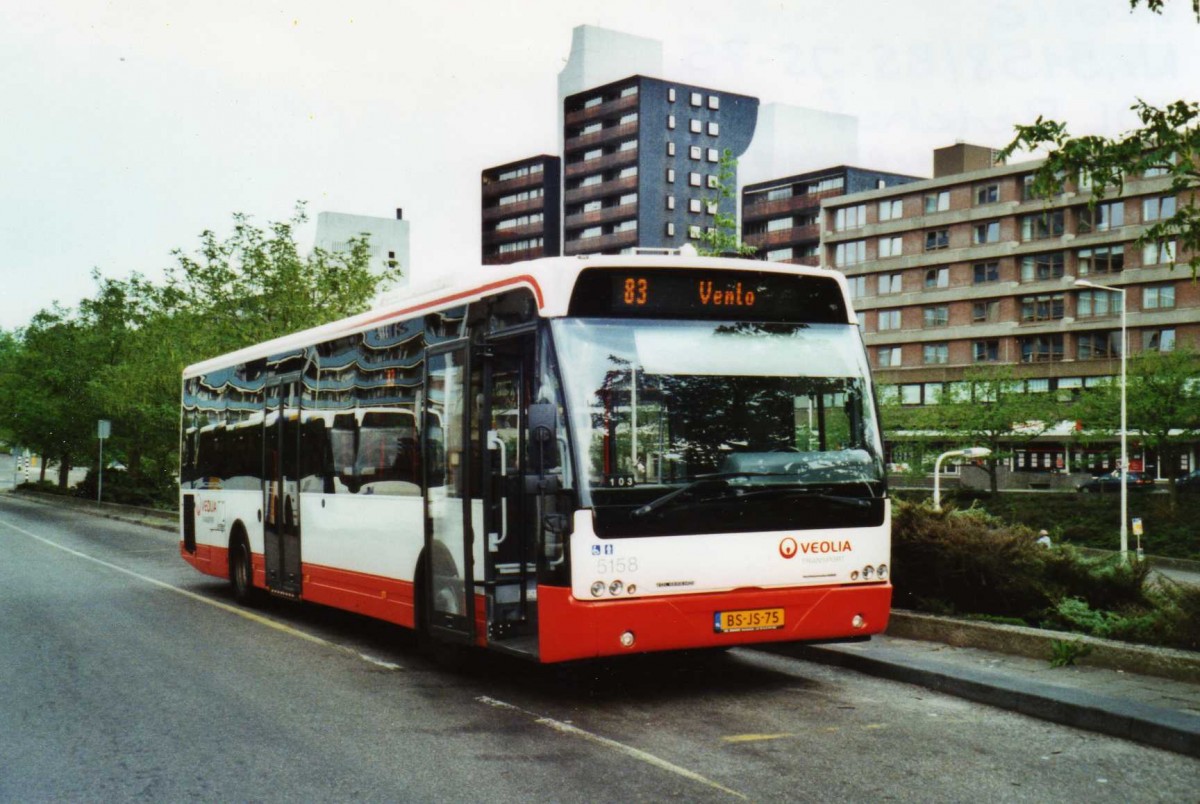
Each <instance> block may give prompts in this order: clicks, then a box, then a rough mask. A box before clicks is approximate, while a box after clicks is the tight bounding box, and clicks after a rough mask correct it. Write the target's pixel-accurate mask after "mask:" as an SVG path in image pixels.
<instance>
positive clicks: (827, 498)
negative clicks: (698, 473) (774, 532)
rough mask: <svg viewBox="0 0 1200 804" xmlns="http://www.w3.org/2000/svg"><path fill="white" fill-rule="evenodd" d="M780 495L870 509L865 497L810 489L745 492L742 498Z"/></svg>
mask: <svg viewBox="0 0 1200 804" xmlns="http://www.w3.org/2000/svg"><path fill="white" fill-rule="evenodd" d="M767 494H770V495H781V496H783V497H784V498H787V497H809V498H811V499H814V500H821V501H823V502H831V503H837V504H838V505H845V506H849V507H851V508H870V507H871V500H870V499H868V498H866V497H846V496H843V495H841V494H830V493H828V492H824V491H814V490H812V489H797V488H777V489H755V490H754V491H749V492H746V493H745V494H744V495H742V496H743V497H758V496H762V495H767Z"/></svg>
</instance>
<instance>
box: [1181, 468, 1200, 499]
mask: <svg viewBox="0 0 1200 804" xmlns="http://www.w3.org/2000/svg"><path fill="white" fill-rule="evenodd" d="M1175 489H1176V491H1181V492H1185V493H1188V494H1195V493H1200V469H1196V470H1193V471H1192V472H1190V473H1188V474H1186V475H1184V476H1183V477H1177V478H1175Z"/></svg>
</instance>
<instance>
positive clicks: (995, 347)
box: [971, 339, 1000, 363]
mask: <svg viewBox="0 0 1200 804" xmlns="http://www.w3.org/2000/svg"><path fill="white" fill-rule="evenodd" d="M971 359H972V360H973V361H974V362H976V363H995V362H996V361H998V360H999V359H1000V341H998V340H994V339H993V340H987V341H975V342H973V343H972V344H971Z"/></svg>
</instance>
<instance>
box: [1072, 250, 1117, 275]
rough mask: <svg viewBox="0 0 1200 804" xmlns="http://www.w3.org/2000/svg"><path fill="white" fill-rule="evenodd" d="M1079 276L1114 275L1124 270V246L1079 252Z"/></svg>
mask: <svg viewBox="0 0 1200 804" xmlns="http://www.w3.org/2000/svg"><path fill="white" fill-rule="evenodd" d="M1078 257H1079V274H1080V276H1087V275H1088V274H1115V273H1119V272H1120V271H1122V270H1123V269H1124V268H1125V246H1099V247H1097V248H1082V249H1080V250H1079V254H1078Z"/></svg>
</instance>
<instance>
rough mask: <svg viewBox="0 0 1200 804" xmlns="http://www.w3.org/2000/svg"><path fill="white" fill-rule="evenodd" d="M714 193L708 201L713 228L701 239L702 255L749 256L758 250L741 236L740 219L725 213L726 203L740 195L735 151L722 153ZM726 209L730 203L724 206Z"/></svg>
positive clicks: (712, 186)
mask: <svg viewBox="0 0 1200 804" xmlns="http://www.w3.org/2000/svg"><path fill="white" fill-rule="evenodd" d="M710 189H711V190H712V192H711V193H710V194H709V195H708V197H707V198H706V199H705V200H704V203H705V205H706V206H707V207H708V211H709V212H710V213H712V215H713V225H712V227H711V228H709V229H706V230H705V231H704V233H703V235H701V237H700V241H701V242H702V243H703V244H704V245H703V246H702V247H701V248H700V249H699V251H700V253H701V254H705V255H708V256H712V257H720V256H724V255H729V254H736V255H739V256H743V257H748V256H750V255H751V254H753V253H754V252H755V251H757V249H756V248H754V246H748V245H746V244H745V243H743V242H742V239H741V237H740V236H739V234H738V222H737V217H736V216H735V215H733V214H731V213H729V212H723V211H722V209H721V207H722V202H725V201H728V200H729V199H734V201H736V196H737V159H735V158H734V156H733V151H731V150H729V149H728V148H726V149H725V150H724V151H723V152H722V153H721V161H720V162H719V163H718V164H717V175H716V177H715V181H713V182H712V184H711V185H710ZM724 206H725V208H726V209H728V208H729V206H730V205H729V204H727V203H726V204H725V205H724Z"/></svg>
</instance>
